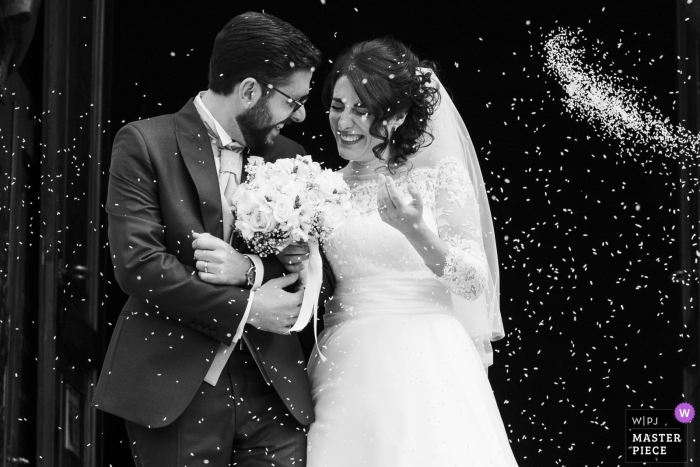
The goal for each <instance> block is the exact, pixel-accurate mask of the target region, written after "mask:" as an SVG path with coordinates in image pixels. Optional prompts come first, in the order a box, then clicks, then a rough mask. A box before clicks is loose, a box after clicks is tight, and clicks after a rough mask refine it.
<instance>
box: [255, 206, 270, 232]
mask: <svg viewBox="0 0 700 467" xmlns="http://www.w3.org/2000/svg"><path fill="white" fill-rule="evenodd" d="M274 223H275V219H274V217H273V216H272V215H271V213H267V212H263V211H260V210H258V211H255V212H254V213H253V214H252V215H251V216H250V229H251V230H252V231H253V232H270V231H271V230H272V229H273V228H274Z"/></svg>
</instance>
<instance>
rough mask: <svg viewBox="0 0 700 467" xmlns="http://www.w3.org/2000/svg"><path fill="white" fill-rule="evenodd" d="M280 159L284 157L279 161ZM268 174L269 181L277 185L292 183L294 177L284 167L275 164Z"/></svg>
mask: <svg viewBox="0 0 700 467" xmlns="http://www.w3.org/2000/svg"><path fill="white" fill-rule="evenodd" d="M282 160H286V159H280V161H282ZM269 175H270V181H271V182H272V183H274V184H275V185H277V186H279V187H283V186H286V185H287V184H289V183H292V182H293V181H294V179H295V178H296V176H295V175H294V174H292V173H289V172H288V171H287V170H286V169H285V168H284V167H280V166H277V165H275V166H273V167H272V170H270V174H269Z"/></svg>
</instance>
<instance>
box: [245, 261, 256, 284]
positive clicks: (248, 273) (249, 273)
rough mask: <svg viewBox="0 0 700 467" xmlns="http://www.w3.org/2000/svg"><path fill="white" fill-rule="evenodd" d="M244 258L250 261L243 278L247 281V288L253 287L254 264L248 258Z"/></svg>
mask: <svg viewBox="0 0 700 467" xmlns="http://www.w3.org/2000/svg"><path fill="white" fill-rule="evenodd" d="M246 258H248V261H250V267H249V268H248V270H247V271H246V273H245V277H246V280H247V281H248V286H250V287H253V285H255V263H254V262H253V260H252V259H250V256H246Z"/></svg>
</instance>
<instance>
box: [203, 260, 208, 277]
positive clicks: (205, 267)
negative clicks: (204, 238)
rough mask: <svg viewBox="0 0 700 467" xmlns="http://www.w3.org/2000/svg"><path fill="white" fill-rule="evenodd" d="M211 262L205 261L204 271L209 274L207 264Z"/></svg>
mask: <svg viewBox="0 0 700 467" xmlns="http://www.w3.org/2000/svg"><path fill="white" fill-rule="evenodd" d="M208 264H209V261H205V262H204V273H205V274H209V271H208V270H207V265H208Z"/></svg>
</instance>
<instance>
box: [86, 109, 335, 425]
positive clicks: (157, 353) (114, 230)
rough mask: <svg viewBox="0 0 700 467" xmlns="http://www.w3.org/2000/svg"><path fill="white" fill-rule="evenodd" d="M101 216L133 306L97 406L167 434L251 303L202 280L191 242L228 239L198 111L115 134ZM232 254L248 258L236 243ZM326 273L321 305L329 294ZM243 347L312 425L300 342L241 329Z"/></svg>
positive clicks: (275, 149) (289, 151)
mask: <svg viewBox="0 0 700 467" xmlns="http://www.w3.org/2000/svg"><path fill="white" fill-rule="evenodd" d="M296 154H304V150H303V148H302V147H301V146H300V145H299V144H297V143H295V142H293V141H291V140H289V139H287V138H285V137H283V136H278V137H277V138H276V139H275V143H274V145H273V146H272V147H271V148H268V150H267V151H266V152H265V153H264V154H257V155H261V156H263V157H265V158H266V159H267V160H269V161H273V160H276V159H278V158H281V157H294V156H295V155H296ZM244 157H245V156H244ZM244 164H245V160H244ZM105 209H106V211H107V214H108V219H109V243H110V251H111V254H112V261H113V263H114V273H115V277H116V279H117V282H118V283H119V285H120V286H121V288H122V289H123V290H124V291H125V292H126V293H127V294H128V295H129V299H128V301H127V302H126V305H125V306H124V308H123V310H122V312H121V314H120V316H119V320H118V321H117V324H116V326H115V330H114V334H113V336H112V340H111V342H110V344H109V348H108V350H107V354H106V357H105V361H104V364H103V367H102V373H101V375H100V379H99V382H98V384H97V388H96V391H95V397H94V399H93V405H94V406H95V407H97V408H99V409H101V410H104V411H106V412H109V413H112V414H115V415H117V416H119V417H122V418H125V419H127V420H129V421H131V422H134V423H138V424H140V425H143V426H147V427H151V428H155V427H161V426H165V425H168V424H169V423H171V422H173V421H174V420H175V419H176V418H177V417H178V416H179V415H180V414H181V413H182V412H183V411H184V409H185V408H186V407H187V405H188V404H189V403H190V401H191V400H192V398H193V397H194V394H195V392H196V391H197V389H198V388H199V386H200V385H201V384H202V381H203V380H204V376H205V375H206V373H207V371H208V369H209V367H210V365H211V362H212V359H213V357H214V355H215V354H216V351H217V349H218V348H219V344H221V343H223V344H227V345H229V344H231V342H232V338H233V336H234V335H235V333H236V330H237V329H238V325H239V323H240V321H241V319H242V316H243V314H244V311H245V308H246V305H247V300H248V297H249V294H250V291H249V290H248V289H246V288H240V287H234V286H225V285H214V284H209V283H206V282H203V281H202V280H200V279H199V276H198V275H197V274H196V270H195V260H194V251H193V249H192V240H193V237H192V231H195V232H209V233H210V234H212V235H215V236H217V237H219V238H222V236H223V224H222V222H223V221H222V213H221V209H222V207H221V196H220V194H219V182H218V176H217V173H216V166H215V164H214V156H213V154H212V149H211V143H210V141H209V137H208V136H207V132H206V130H205V127H204V124H203V123H202V120H201V119H200V117H199V115H198V113H197V110H196V108H195V106H194V103H193V100H190V101H189V102H188V103H187V104H186V105H185V106H184V107H183V108H182V109H181V110H180V111H179V112H178V113H176V114H173V115H163V116H160V117H156V118H151V119H148V120H141V121H137V122H132V123H129V124H127V125H126V126H124V127H123V128H122V129H121V130H120V131H119V132H118V133H117V136H116V138H115V141H114V147H113V152H112V163H111V167H110V179H109V188H108V194H107V204H106V206H105ZM233 245H234V247H235V248H236V249H237V250H239V251H247V250H246V246H245V242H243V241H242V239H240V238H238V239H236V240H234V244H233ZM263 262H264V266H265V277H264V278H263V281H264V282H266V281H268V280H269V279H271V278H272V277H279V276H281V275H282V274H283V269H282V266H281V265H280V263H279V262H278V261H277V259H276V258H273V257H267V258H263ZM324 264H325V267H324V269H325V270H326V274H324V276H325V277H324V287H323V290H322V300H323V299H324V298H325V297H326V296H327V295H328V294H329V293H330V291H331V289H332V284H331V283H328V282H327V280H328V279H330V280H332V275H329V269H328V268H327V263H324ZM243 339H244V340H245V342H246V344H247V346H248V348H249V349H250V350H251V353H252V354H253V357H254V358H255V360H256V362H257V363H258V366H259V367H260V370H261V372H262V373H263V376H264V377H265V379H266V380H267V381H268V382H269V383H270V384H272V385H273V386H274V387H275V389H276V390H277V392H278V393H279V395H280V397H281V399H282V401H284V403H285V404H286V405H287V407H288V409H289V411H290V413H291V414H292V415H293V416H294V418H296V419H297V420H298V421H299V422H300V423H302V424H304V425H308V424H309V423H311V422H313V421H314V417H313V406H312V403H311V396H310V389H309V383H308V379H307V375H306V359H305V357H304V354H303V352H302V348H301V346H300V344H299V339H298V337H297V335H296V334H293V335H290V336H283V335H279V334H272V333H267V332H262V331H259V330H257V329H255V328H252V327H250V326H246V327H245V332H244V335H243Z"/></svg>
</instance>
